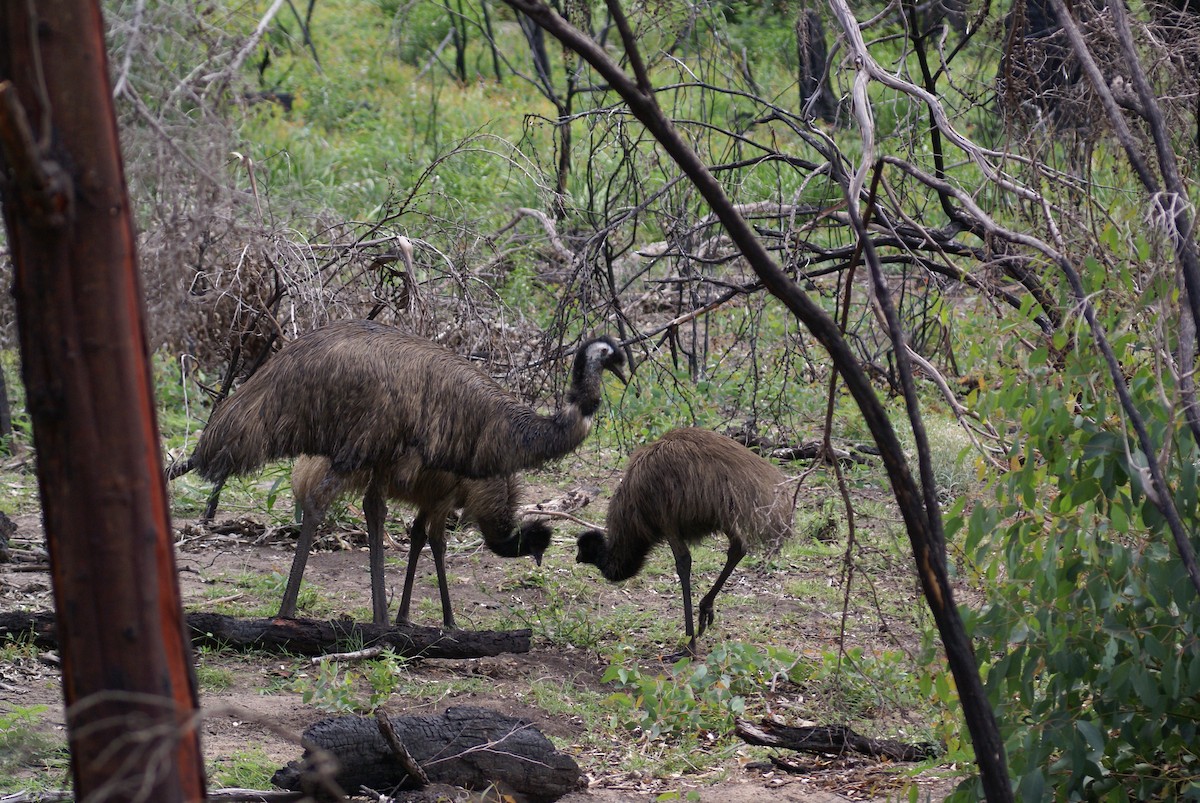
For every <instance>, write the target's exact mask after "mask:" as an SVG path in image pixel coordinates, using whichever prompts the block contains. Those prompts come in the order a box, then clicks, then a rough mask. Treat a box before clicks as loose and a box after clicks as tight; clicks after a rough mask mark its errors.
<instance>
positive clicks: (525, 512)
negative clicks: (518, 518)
mask: <svg viewBox="0 0 1200 803" xmlns="http://www.w3.org/2000/svg"><path fill="white" fill-rule="evenodd" d="M519 512H520V514H521V515H522V516H545V517H546V518H549V519H566V520H567V521H573V522H575V523H576V524H580V525H582V526H584V527H587V528H589V529H593V530H604V528H603V527H601V526H600V525H599V524H593V523H592V522H590V521H587V520H586V519H581V518H579V517H578V516H573V515H571V514H570V513H567V512H565V511H562V510H541V509H539V508H538V506H537V505H525V507H523V508H521V510H520V511H519Z"/></svg>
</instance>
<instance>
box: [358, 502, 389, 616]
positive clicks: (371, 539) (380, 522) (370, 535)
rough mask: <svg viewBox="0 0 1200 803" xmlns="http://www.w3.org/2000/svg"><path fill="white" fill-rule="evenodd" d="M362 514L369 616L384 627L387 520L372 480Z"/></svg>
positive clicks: (385, 509) (385, 511) (384, 504)
mask: <svg viewBox="0 0 1200 803" xmlns="http://www.w3.org/2000/svg"><path fill="white" fill-rule="evenodd" d="M363 513H364V514H365V516H366V518H367V549H368V551H369V553H370V563H371V616H372V621H373V622H374V623H375V624H377V625H386V624H387V621H388V613H387V593H386V591H385V590H384V585H383V526H384V522H385V521H386V519H387V498H386V497H385V496H384V495H383V489H382V488H380V486H379V483H378V482H377V481H376V480H374V479H372V480H371V482H370V484H369V485H368V486H367V493H366V495H365V496H363Z"/></svg>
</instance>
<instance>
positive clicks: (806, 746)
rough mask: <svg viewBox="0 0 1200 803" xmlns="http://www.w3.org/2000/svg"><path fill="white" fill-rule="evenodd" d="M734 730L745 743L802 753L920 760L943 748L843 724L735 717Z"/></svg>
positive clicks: (940, 751) (937, 754)
mask: <svg viewBox="0 0 1200 803" xmlns="http://www.w3.org/2000/svg"><path fill="white" fill-rule="evenodd" d="M734 731H735V733H737V735H738V737H739V738H741V740H742V741H744V742H746V743H747V744H754V745H759V746H762V747H781V748H784V749H787V750H799V751H802V752H805V753H845V752H846V751H847V750H852V751H854V752H855V753H863V754H865V755H868V756H874V757H875V758H887V759H891V760H892V761H924V760H925V759H928V758H936V757H937V756H939V755H941V754H942V752H943V748H942V747H941V746H939V745H936V744H932V743H930V742H920V743H917V744H908V743H906V742H900V741H896V740H895V739H871V738H868V737H866V736H863V735H861V734H859V733H856V732H855V731H854V730H853V729H852V728H850V727H849V726H847V725H815V726H812V727H795V726H792V725H780V724H778V723H775V722H770V721H767V720H763V722H762V723H760V724H757V725H756V724H754V723H753V722H748V721H746V720H744V719H739V720H737V723H736V726H735V728H734Z"/></svg>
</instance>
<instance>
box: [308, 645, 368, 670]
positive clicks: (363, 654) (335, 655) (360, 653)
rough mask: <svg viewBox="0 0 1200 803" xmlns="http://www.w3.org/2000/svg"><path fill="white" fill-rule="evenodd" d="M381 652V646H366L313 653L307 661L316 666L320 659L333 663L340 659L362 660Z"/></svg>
mask: <svg viewBox="0 0 1200 803" xmlns="http://www.w3.org/2000/svg"><path fill="white" fill-rule="evenodd" d="M381 652H383V647H367V648H365V649H362V650H351V651H350V652H332V653H329V654H328V655H314V656H313V657H312V658H310V659H308V661H309V663H311V664H312V665H313V666H316V665H317V664H319V663H321V662H322V661H333V662H335V663H337V662H341V661H363V660H366V659H367V658H374V657H375V656H376V655H379V654H380V653H381Z"/></svg>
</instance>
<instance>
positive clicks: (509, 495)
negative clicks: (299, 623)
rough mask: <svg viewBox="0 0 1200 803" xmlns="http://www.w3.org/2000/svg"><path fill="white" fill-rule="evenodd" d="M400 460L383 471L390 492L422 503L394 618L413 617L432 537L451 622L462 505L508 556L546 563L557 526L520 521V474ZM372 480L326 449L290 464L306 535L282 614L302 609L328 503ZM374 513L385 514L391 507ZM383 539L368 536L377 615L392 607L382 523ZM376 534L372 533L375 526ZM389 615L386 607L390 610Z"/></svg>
mask: <svg viewBox="0 0 1200 803" xmlns="http://www.w3.org/2000/svg"><path fill="white" fill-rule="evenodd" d="M407 462H408V463H410V465H397V466H395V470H394V471H393V472H391V473H390V474H387V475H385V476H384V477H383V481H384V493H385V495H386V498H387V499H398V500H401V501H405V502H409V503H411V504H413V505H415V506H416V507H417V516H416V519H415V520H414V521H413V525H412V530H411V531H410V534H409V547H408V571H407V573H406V574H405V578H404V592H403V594H402V595H401V598H400V611H399V613H398V614H397V616H396V623H397V624H402V623H407V622H408V621H409V605H410V602H411V600H412V587H413V581H414V579H415V578H416V574H417V560H418V559H419V558H420V555H421V550H422V549H424V548H425V544H426V542H428V543H429V550H430V552H432V553H433V565H434V567H435V568H436V569H437V579H438V591H439V592H440V594H441V598H442V623H443V624H444V625H445V626H446V627H447V628H451V629H453V628H454V627H455V623H454V612H453V610H452V608H451V605H450V589H449V588H448V586H447V583H446V564H445V557H446V521H447V519H448V517H449V516H450V514H451V513H453V512H454V510H456V509H459V508H461V509H462V510H463V512H464V514H465V517H466V518H470V519H473V520H474V521H475V523H476V524H477V525H478V526H479V529H480V531H481V532H482V533H483V541H484V544H486V545H487V547H488V549H490V550H491V551H492V552H494V553H495V554H497V555H499V556H501V557H505V558H515V557H520V556H523V555H531V556H532V557H533V559H534V560H535V561H536V562H537V563H538V565H541V563H542V553H543V552H545V551H546V548H547V547H548V546H549V545H550V536H551V530H550V527H549V526H547V525H546V523H545V522H541V521H532V522H526V523H524V524H522V525H521V526H520V527H518V526H517V524H516V522H515V513H516V506H517V502H518V499H519V496H520V490H521V484H520V482H519V481H518V480H517V478H516V477H514V476H508V477H492V478H488V479H481V480H471V479H465V478H462V477H458V476H456V475H454V474H449V473H447V472H445V471H435V470H425V469H421V468H420V467H419V466H413V465H411V463H412V461H407ZM370 482H371V474H370V472H367V471H356V472H354V473H352V474H338V473H337V472H335V471H333V467H332V464H331V463H330V461H329V458H327V457H312V456H308V455H305V456H302V457H300V458H299V459H298V460H297V461H296V465H295V466H294V467H293V468H292V493H293V494H294V496H295V499H296V508H297V509H298V510H300V511H302V516H303V518H302V519H301V525H300V537H299V539H298V541H297V543H296V556H295V558H294V559H293V560H292V570H291V573H290V574H289V575H288V584H287V589H286V590H285V591H284V593H283V603H282V604H281V605H280V608H279V615H280V616H281V617H285V618H289V619H290V618H293V617H295V615H296V599H297V597H298V595H299V593H300V579H301V578H302V577H303V576H304V566H305V564H306V563H307V561H308V554H309V551H310V550H311V549H312V543H313V536H314V535H315V533H316V529H317V527H318V526H319V525H320V523H321V522H322V521H324V519H325V516H326V515H327V514H328V512H329V507H330V505H332V504H333V502H334V501H335V500H336V499H338V498H339V497H340V496H342V495H343V494H345V493H347V492H349V491H352V490H353V491H365V489H366V488H367V486H368V485H369V484H370ZM368 515H379V516H380V517H381V518H382V517H384V516H385V515H386V513H385V512H382V511H381V512H379V513H377V514H371V513H368ZM377 532H378V533H379V536H380V539H379V542H378V543H377V542H376V540H375V538H374V537H372V539H371V540H370V543H369V546H370V566H371V596H372V605H373V606H374V608H375V615H376V617H378V609H379V608H380V607H382V608H383V609H384V611H385V612H386V607H387V602H386V599H385V597H384V591H383V588H384V584H383V543H382V528H379V529H378V530H377ZM372 536H374V533H372ZM385 616H386V613H385Z"/></svg>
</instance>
